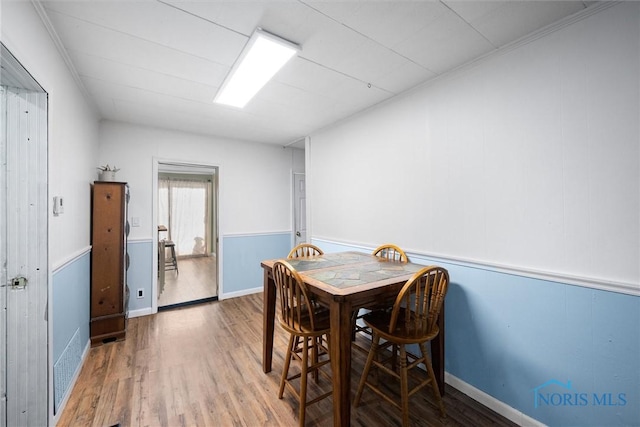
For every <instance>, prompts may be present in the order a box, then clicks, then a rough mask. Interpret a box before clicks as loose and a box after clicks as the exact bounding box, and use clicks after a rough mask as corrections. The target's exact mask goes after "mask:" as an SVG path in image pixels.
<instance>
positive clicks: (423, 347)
mask: <svg viewBox="0 0 640 427" xmlns="http://www.w3.org/2000/svg"><path fill="white" fill-rule="evenodd" d="M420 351H421V352H422V357H423V358H424V365H425V366H426V367H427V374H428V375H429V379H430V380H431V389H432V390H433V394H434V397H435V398H436V401H437V402H438V406H440V415H442V417H443V418H444V417H446V416H447V413H446V411H445V408H444V402H443V401H442V396H441V395H440V389H439V388H438V382H437V381H436V374H435V373H434V372H433V366H432V365H431V358H430V357H429V354H428V353H427V345H426V344H425V343H420Z"/></svg>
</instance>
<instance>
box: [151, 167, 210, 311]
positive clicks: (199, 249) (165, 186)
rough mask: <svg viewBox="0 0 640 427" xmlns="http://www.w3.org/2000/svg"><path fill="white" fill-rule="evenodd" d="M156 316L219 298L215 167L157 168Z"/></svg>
mask: <svg viewBox="0 0 640 427" xmlns="http://www.w3.org/2000/svg"><path fill="white" fill-rule="evenodd" d="M157 183H158V186H157V206H156V209H157V225H158V287H157V289H158V293H157V295H158V311H162V310H168V309H172V308H177V307H183V306H186V305H191V304H199V303H203V302H208V301H215V300H217V299H218V226H217V224H218V220H217V219H218V203H217V189H218V168H217V167H215V166H206V165H193V164H177V163H159V164H158V174H157Z"/></svg>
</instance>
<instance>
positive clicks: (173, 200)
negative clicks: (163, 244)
mask: <svg viewBox="0 0 640 427" xmlns="http://www.w3.org/2000/svg"><path fill="white" fill-rule="evenodd" d="M210 186H211V182H209V181H202V180H196V179H194V180H190V179H174V178H160V179H159V180H158V193H159V195H158V196H159V197H158V224H160V225H165V226H166V227H167V231H166V232H164V234H163V232H160V234H159V238H160V239H162V238H166V239H169V240H172V241H173V242H174V243H175V245H176V255H177V256H190V255H207V254H208V252H209V245H210V242H209V240H210V239H209V234H210V231H209V230H210V222H211V220H210V215H209V206H210V203H209V194H210Z"/></svg>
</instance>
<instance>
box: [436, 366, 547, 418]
mask: <svg viewBox="0 0 640 427" xmlns="http://www.w3.org/2000/svg"><path fill="white" fill-rule="evenodd" d="M444 381H445V383H447V384H449V385H450V386H451V387H453V388H455V389H456V390H460V391H461V392H462V393H464V394H466V395H467V396H469V397H470V398H472V399H473V400H475V401H476V402H478V403H481V404H482V405H484V406H486V407H487V408H489V409H491V410H492V411H494V412H497V413H498V414H500V415H502V416H503V417H505V418H507V419H509V420H511V421H512V422H514V423H516V424H518V425H519V426H527V427H530V426H531V427H544V426H546V424H544V423H541V422H540V421H538V420H536V419H533V418H531V417H530V416H528V415H526V414H523V413H522V412H520V411H518V410H517V409H515V408H512V407H511V406H509V405H507V404H506V403H504V402H501V401H500V400H498V399H496V398H495V397H493V396H491V395H488V394H487V393H485V392H484V391H482V390H479V389H477V388H475V387H474V386H472V385H471V384H468V383H466V382H464V381H462V380H461V379H460V378H457V377H455V376H453V375H451V374H450V373H448V372H445V373H444Z"/></svg>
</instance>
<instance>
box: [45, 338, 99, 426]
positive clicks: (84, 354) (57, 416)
mask: <svg viewBox="0 0 640 427" xmlns="http://www.w3.org/2000/svg"><path fill="white" fill-rule="evenodd" d="M90 348H91V340H89V341H87V345H85V347H84V350H83V351H82V356H81V357H80V363H79V364H78V367H77V368H76V371H75V372H74V373H73V378H71V382H70V383H69V388H68V389H67V392H66V393H65V395H64V397H63V398H62V401H60V407H59V408H58V412H56V414H55V415H54V416H53V425H54V426H55V425H56V424H58V420H59V419H60V415H62V411H64V408H65V406H67V402H68V401H69V397H71V391H72V390H73V387H74V386H75V385H76V381H78V377H79V376H80V371H82V367H83V366H84V362H85V360H87V356H88V355H89V349H90Z"/></svg>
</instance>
